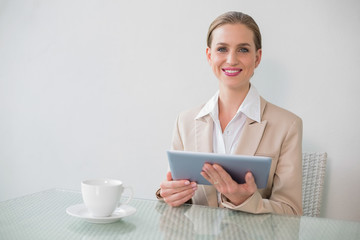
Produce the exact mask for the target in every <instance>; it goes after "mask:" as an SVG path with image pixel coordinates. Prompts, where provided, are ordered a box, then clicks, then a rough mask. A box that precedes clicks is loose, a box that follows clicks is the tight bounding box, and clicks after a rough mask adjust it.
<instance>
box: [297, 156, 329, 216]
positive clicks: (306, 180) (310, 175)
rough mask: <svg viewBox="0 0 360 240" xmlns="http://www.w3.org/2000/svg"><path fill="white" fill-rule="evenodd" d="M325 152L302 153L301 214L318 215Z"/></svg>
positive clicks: (322, 185)
mask: <svg viewBox="0 0 360 240" xmlns="http://www.w3.org/2000/svg"><path fill="white" fill-rule="evenodd" d="M326 159H327V153H303V163H302V164H303V174H302V175H303V180H302V182H303V185H302V192H303V196H302V202H303V214H304V216H309V217H318V216H319V215H320V208H321V201H322V191H323V187H324V178H325V170H326Z"/></svg>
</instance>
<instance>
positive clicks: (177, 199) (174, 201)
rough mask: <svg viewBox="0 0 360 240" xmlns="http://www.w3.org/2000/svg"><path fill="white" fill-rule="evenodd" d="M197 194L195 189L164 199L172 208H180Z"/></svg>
mask: <svg viewBox="0 0 360 240" xmlns="http://www.w3.org/2000/svg"><path fill="white" fill-rule="evenodd" d="M194 193H195V190H194V189H188V190H185V191H182V192H179V193H176V194H172V195H170V196H168V197H164V201H165V202H166V203H168V204H169V205H171V206H179V205H181V204H183V203H185V202H186V201H188V200H189V199H190V198H191V197H192V196H193V195H194Z"/></svg>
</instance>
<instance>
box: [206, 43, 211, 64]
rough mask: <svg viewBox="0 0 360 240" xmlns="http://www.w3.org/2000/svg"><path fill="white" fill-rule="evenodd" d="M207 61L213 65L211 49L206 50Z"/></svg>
mask: <svg viewBox="0 0 360 240" xmlns="http://www.w3.org/2000/svg"><path fill="white" fill-rule="evenodd" d="M206 59H207V60H208V62H209V64H210V63H211V49H210V48H209V47H207V48H206Z"/></svg>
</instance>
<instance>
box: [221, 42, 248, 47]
mask: <svg viewBox="0 0 360 240" xmlns="http://www.w3.org/2000/svg"><path fill="white" fill-rule="evenodd" d="M216 45H217V46H218V45H220V46H229V44H227V43H223V42H219V43H217V44H216ZM236 46H237V47H245V46H247V47H250V46H251V45H250V44H249V43H239V44H238V45H236Z"/></svg>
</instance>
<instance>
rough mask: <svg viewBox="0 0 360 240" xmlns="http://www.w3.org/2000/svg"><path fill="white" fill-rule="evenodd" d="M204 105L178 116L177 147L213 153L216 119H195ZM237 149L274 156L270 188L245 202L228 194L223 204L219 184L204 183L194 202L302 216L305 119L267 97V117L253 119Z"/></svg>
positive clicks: (174, 145) (264, 107)
mask: <svg viewBox="0 0 360 240" xmlns="http://www.w3.org/2000/svg"><path fill="white" fill-rule="evenodd" d="M202 107H203V106H199V107H197V108H194V109H191V110H189V111H185V112H182V113H181V114H180V115H179V116H178V118H177V121H176V126H175V129H174V134H173V141H172V148H173V149H174V150H183V151H196V152H213V147H212V146H213V142H212V141H213V136H212V135H213V120H212V118H211V117H210V116H209V115H206V116H204V117H202V118H200V119H197V120H195V117H196V116H197V114H198V113H199V111H200V110H201V108H202ZM235 154H241V155H257V156H268V157H271V158H272V163H271V168H270V174H269V179H268V183H267V187H266V188H265V189H259V190H258V191H257V192H256V193H255V194H254V195H252V196H251V197H250V198H249V199H248V200H246V201H245V202H244V203H243V204H241V205H239V206H235V205H233V204H232V203H231V202H229V201H228V200H227V199H226V197H225V196H221V203H220V205H219V204H218V200H217V193H216V190H215V188H214V187H213V186H207V185H199V186H198V190H197V191H196V193H195V195H194V197H193V199H192V202H193V204H199V205H206V206H212V207H226V208H230V209H234V210H239V211H244V212H250V213H269V212H273V213H280V214H295V215H302V120H301V119H300V118H299V117H298V116H296V115H294V114H293V113H291V112H289V111H287V110H285V109H282V108H280V107H277V106H275V105H273V104H271V103H269V102H267V101H265V100H264V99H263V98H261V122H260V123H258V122H256V121H253V120H252V119H249V118H248V119H247V120H246V123H245V125H244V128H243V130H242V134H241V136H240V140H239V144H238V147H237V149H236V151H235Z"/></svg>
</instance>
